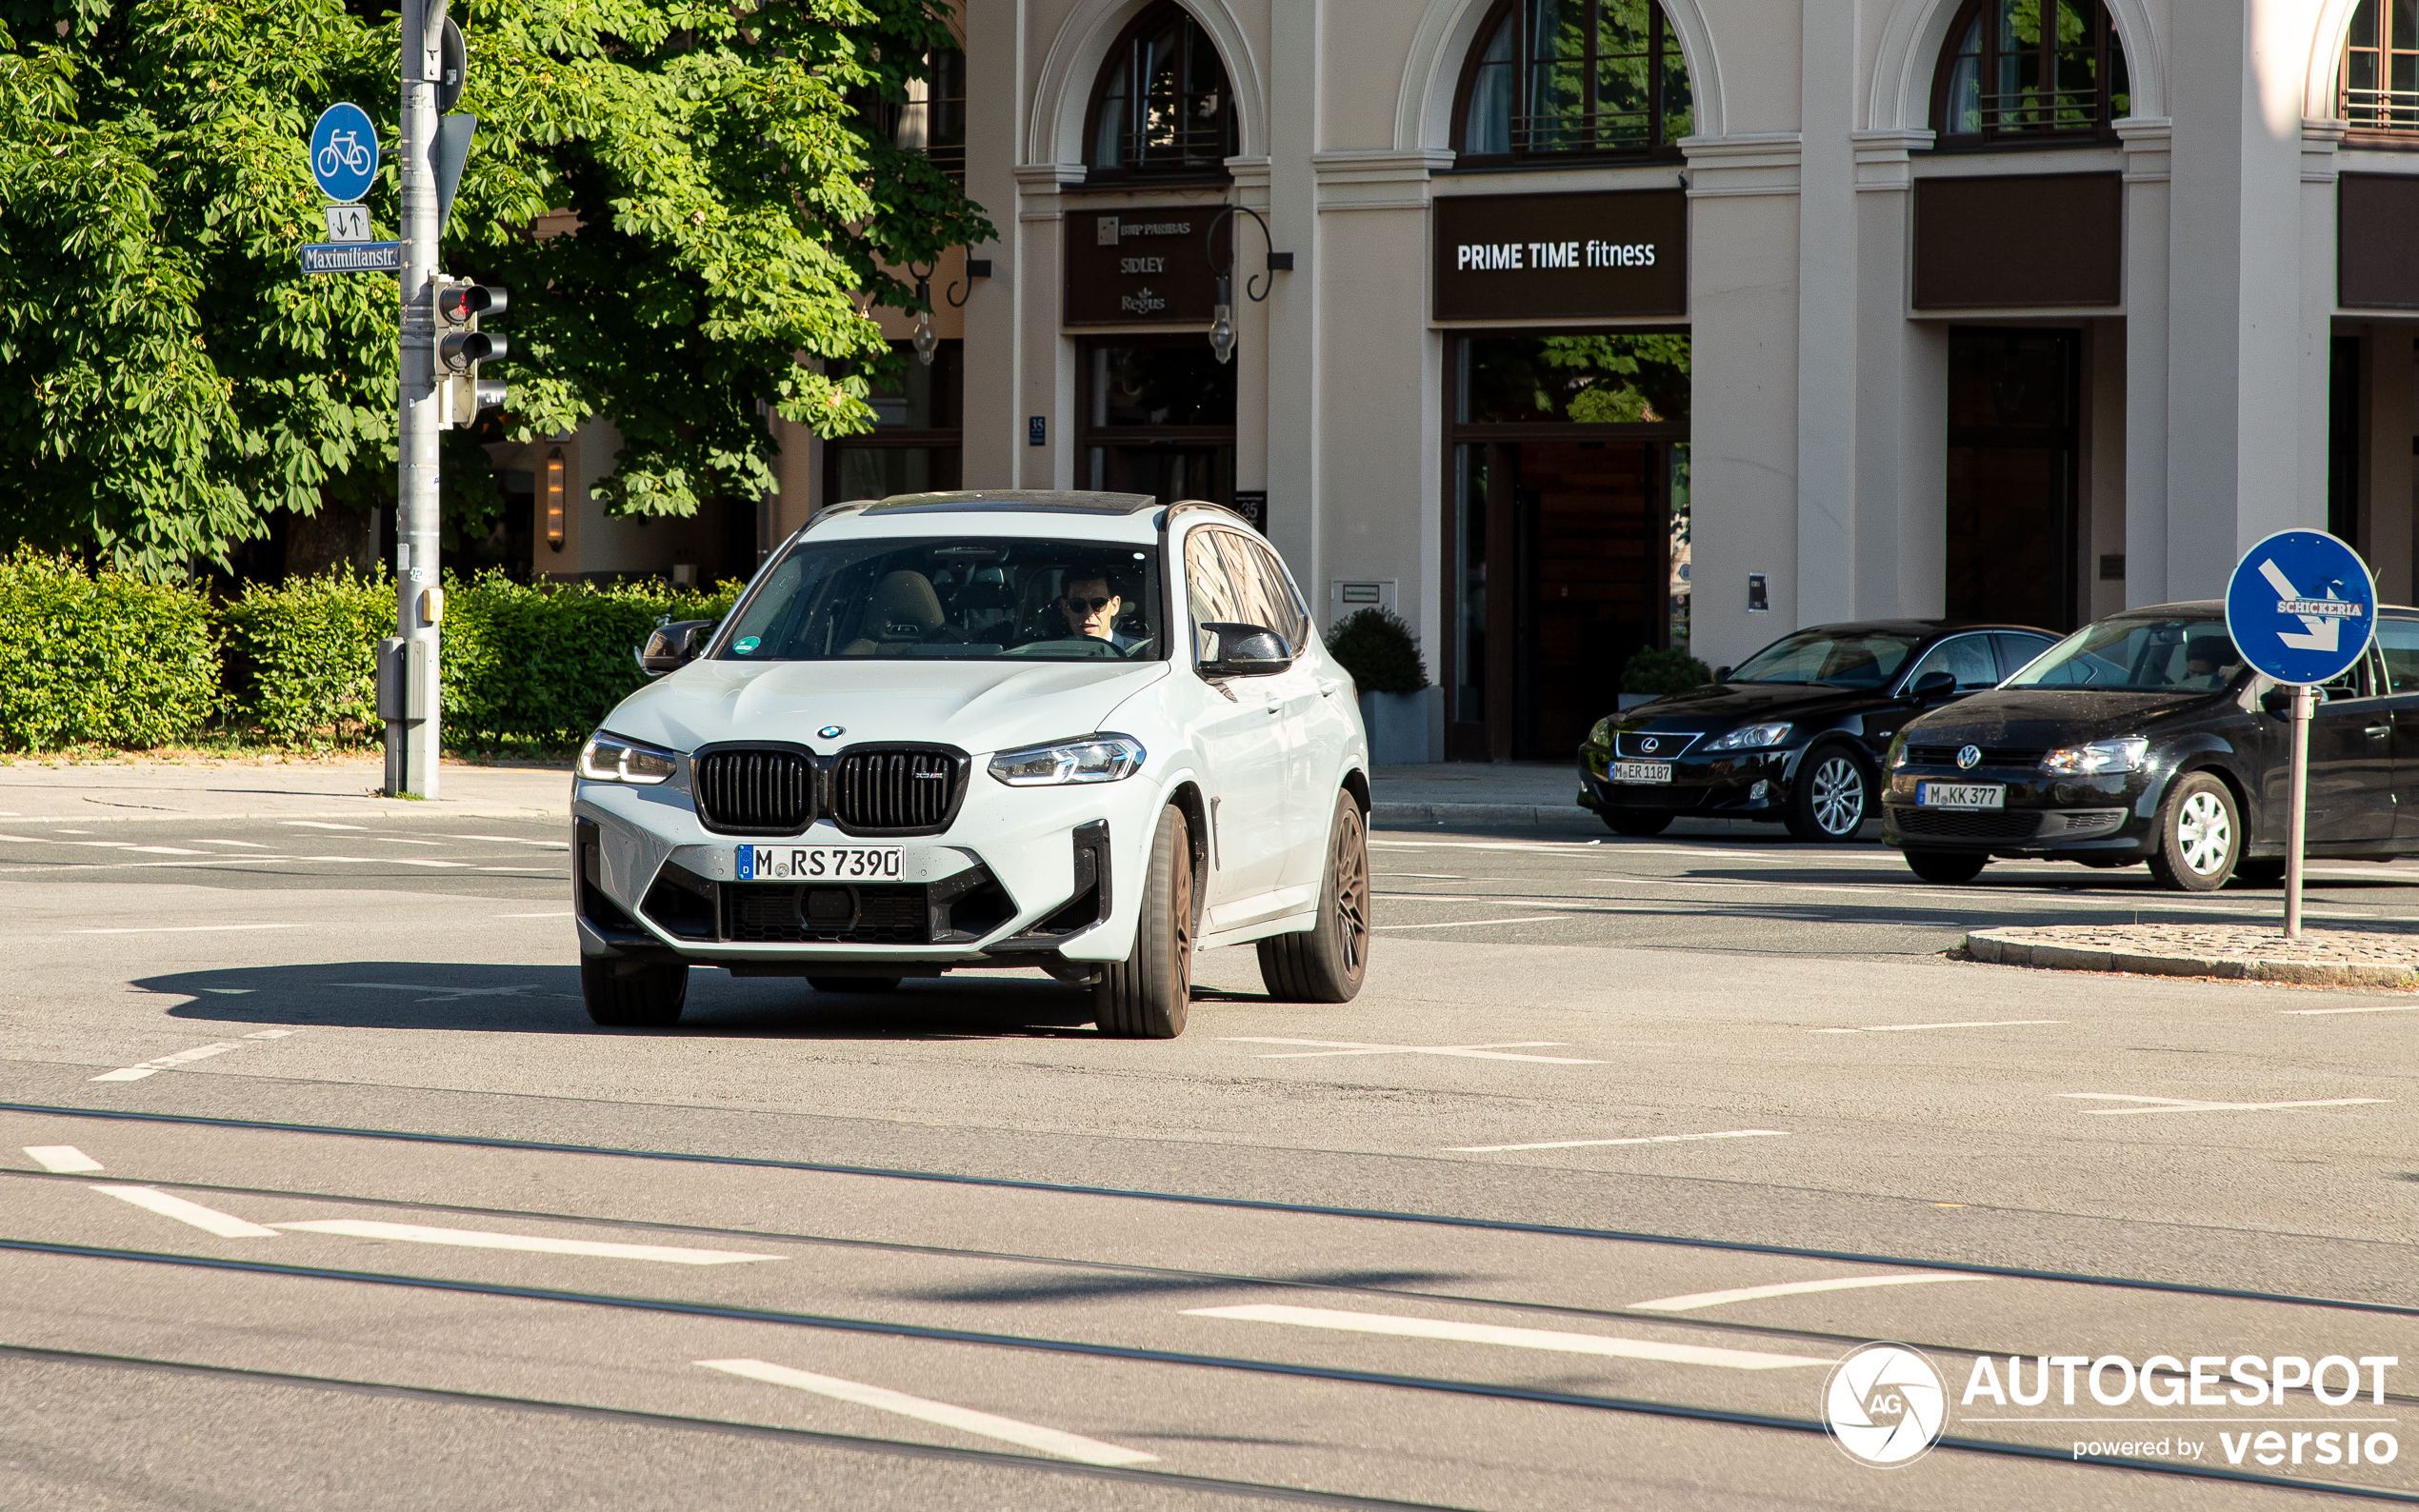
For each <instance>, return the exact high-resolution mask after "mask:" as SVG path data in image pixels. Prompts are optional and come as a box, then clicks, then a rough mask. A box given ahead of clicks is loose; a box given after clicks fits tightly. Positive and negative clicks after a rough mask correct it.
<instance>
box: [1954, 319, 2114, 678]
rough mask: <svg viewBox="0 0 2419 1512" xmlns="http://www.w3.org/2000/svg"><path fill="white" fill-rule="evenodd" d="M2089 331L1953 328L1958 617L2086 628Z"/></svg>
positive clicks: (1956, 605) (1955, 576)
mask: <svg viewBox="0 0 2419 1512" xmlns="http://www.w3.org/2000/svg"><path fill="white" fill-rule="evenodd" d="M2081 338H2082V333H2081V332H2079V331H2072V330H2039V329H2014V328H2002V329H1992V328H1975V327H1961V328H1954V329H1951V330H1950V331H1949V562H1948V580H1947V582H1946V583H1945V584H1944V585H1943V587H1944V588H1945V590H1946V591H1945V592H1944V594H1943V598H1944V599H1945V601H1946V607H1947V609H1948V613H1949V618H1950V619H1954V620H1965V619H1971V620H2006V621H2012V622H2014V623H2016V624H2019V625H2038V626H2041V627H2043V628H2045V629H2052V630H2069V629H2072V628H2074V627H2075V624H2076V614H2075V607H2074V606H2075V598H2076V593H2075V588H2076V577H2077V575H2078V568H2079V566H2080V562H2079V557H2078V547H2076V544H2075V543H2076V540H2077V527H2078V525H2079V519H2078V515H2079V509H2078V506H2077V486H2078V481H2079V479H2078V471H2077V468H2078V461H2079V456H2080V452H2081V434H2080V431H2081V425H2080V418H2079V417H2080V414H2081V404H2080V401H2079V399H2078V395H2077V389H2078V388H2079V387H2080V383H2081V374H2082V345H2083V344H2082V339H2081Z"/></svg>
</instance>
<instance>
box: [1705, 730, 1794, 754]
mask: <svg viewBox="0 0 2419 1512" xmlns="http://www.w3.org/2000/svg"><path fill="white" fill-rule="evenodd" d="M1787 739H1789V726H1787V725H1742V726H1739V727H1738V728H1737V729H1734V730H1732V731H1730V733H1729V734H1728V735H1717V736H1715V737H1714V738H1713V739H1711V740H1709V741H1707V742H1706V743H1705V748H1706V749H1707V750H1760V749H1762V748H1763V747H1765V746H1778V745H1779V744H1780V743H1781V742H1783V741H1785V740H1787Z"/></svg>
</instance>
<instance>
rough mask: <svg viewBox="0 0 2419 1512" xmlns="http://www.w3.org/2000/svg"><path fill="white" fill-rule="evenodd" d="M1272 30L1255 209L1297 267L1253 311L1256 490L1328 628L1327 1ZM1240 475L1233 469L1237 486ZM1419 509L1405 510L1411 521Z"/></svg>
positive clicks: (1275, 14) (1298, 4) (1279, 15)
mask: <svg viewBox="0 0 2419 1512" xmlns="http://www.w3.org/2000/svg"><path fill="white" fill-rule="evenodd" d="M1326 34H1327V6H1326V3H1325V0H1291V3H1289V4H1285V5H1278V6H1272V7H1270V8H1269V152H1270V156H1269V160H1268V168H1267V169H1266V172H1267V178H1266V180H1265V181H1264V184H1263V189H1262V195H1261V199H1260V201H1259V208H1261V209H1262V211H1263V213H1265V214H1266V215H1267V216H1268V217H1269V235H1270V239H1271V240H1272V241H1273V242H1274V243H1275V245H1276V249H1277V250H1278V251H1281V252H1291V253H1292V254H1293V268H1294V270H1293V271H1292V272H1290V273H1271V274H1269V286H1270V287H1269V301H1268V303H1267V304H1265V305H1263V306H1261V307H1259V308H1260V309H1261V312H1262V317H1263V319H1262V325H1263V329H1264V330H1265V332H1266V335H1265V337H1264V340H1263V346H1264V348H1265V350H1266V358H1267V360H1266V365H1265V370H1266V373H1267V381H1266V383H1265V385H1264V386H1263V389H1262V392H1263V394H1264V396H1265V399H1266V408H1265V409H1264V410H1263V412H1262V416H1261V420H1262V427H1263V428H1262V433H1261V450H1260V460H1261V469H1262V470H1261V472H1260V474H1259V481H1258V482H1257V483H1256V484H1255V485H1253V486H1254V487H1265V488H1267V489H1268V490H1269V513H1268V531H1269V539H1270V540H1272V541H1274V542H1275V543H1276V547H1277V549H1278V551H1280V552H1281V553H1283V554H1284V556H1285V559H1286V561H1287V562H1289V563H1290V564H1291V565H1292V567H1293V571H1294V575H1295V576H1296V577H1297V578H1298V579H1299V580H1300V582H1301V585H1302V591H1303V593H1304V594H1305V595H1307V596H1308V597H1309V600H1310V611H1311V613H1312V615H1313V616H1314V617H1315V618H1316V619H1317V621H1318V623H1319V624H1320V625H1321V627H1325V626H1326V623H1327V613H1328V589H1327V580H1328V578H1329V571H1328V567H1329V550H1328V546H1327V520H1326V511H1325V505H1326V493H1325V491H1324V490H1323V489H1322V488H1321V487H1320V486H1319V485H1320V476H1319V466H1320V451H1321V448H1320V446H1319V420H1320V415H1321V413H1322V409H1321V401H1322V399H1323V397H1324V396H1323V393H1322V390H1321V372H1322V363H1321V358H1322V356H1323V353H1324V350H1325V348H1324V345H1323V344H1322V343H1321V341H1320V339H1319V335H1320V332H1319V318H1320V299H1319V291H1320V289H1321V288H1322V280H1323V279H1324V277H1325V275H1326V268H1325V266H1324V263H1325V259H1324V257H1323V256H1322V255H1321V254H1322V251H1323V250H1324V249H1323V246H1322V242H1321V238H1320V234H1319V233H1320V230H1321V228H1320V225H1319V183H1318V169H1317V167H1316V165H1315V161H1314V160H1315V158H1316V155H1317V151H1318V147H1319V87H1320V82H1321V81H1320V70H1321V68H1322V67H1323V66H1324V63H1325V56H1326V54H1325V42H1326ZM1238 245H1241V244H1238ZM1238 261H1243V262H1244V263H1245V266H1247V267H1249V266H1253V265H1255V264H1256V263H1257V261H1258V249H1254V253H1253V256H1252V257H1251V258H1250V259H1249V261H1245V260H1243V259H1240V258H1239V259H1238ZM1406 314H1407V316H1408V315H1409V312H1408V311H1407V312H1406ZM1240 418H1241V417H1239V416H1238V417H1237V420H1238V429H1237V435H1236V439H1237V441H1238V444H1239V443H1240V441H1241V439H1242V437H1241V430H1240ZM1241 476H1242V474H1241V472H1240V469H1239V468H1238V472H1237V478H1238V480H1239V479H1240V478H1241ZM1423 503H1424V500H1423ZM1364 507H1366V508H1373V509H1375V508H1389V507H1390V508H1401V507H1403V506H1401V505H1400V504H1389V505H1380V504H1379V503H1378V502H1377V501H1375V500H1370V501H1367V502H1366V503H1365V504H1364ZM1422 507H1423V504H1413V505H1412V506H1411V508H1412V509H1413V511H1414V516H1415V517H1416V516H1417V513H1418V512H1419V511H1420V510H1421V509H1422ZM1413 623H1414V624H1416V623H1417V622H1416V621H1414V622H1413Z"/></svg>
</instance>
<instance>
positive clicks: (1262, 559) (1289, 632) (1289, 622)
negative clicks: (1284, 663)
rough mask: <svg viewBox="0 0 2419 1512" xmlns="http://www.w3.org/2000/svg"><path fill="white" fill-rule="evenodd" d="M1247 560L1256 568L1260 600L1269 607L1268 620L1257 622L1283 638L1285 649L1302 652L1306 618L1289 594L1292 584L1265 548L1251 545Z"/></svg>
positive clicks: (1295, 596) (1294, 596) (1298, 600)
mask: <svg viewBox="0 0 2419 1512" xmlns="http://www.w3.org/2000/svg"><path fill="white" fill-rule="evenodd" d="M1251 560H1252V562H1253V564H1254V566H1255V567H1257V568H1258V575H1259V578H1260V588H1261V597H1262V598H1264V599H1265V600H1266V601H1267V602H1268V605H1269V613H1270V615H1271V618H1269V619H1265V620H1262V621H1261V622H1260V623H1261V624H1263V625H1265V626H1267V627H1269V629H1272V630H1274V631H1276V632H1277V633H1278V634H1279V635H1282V636H1284V637H1285V644H1286V647H1287V648H1288V649H1289V650H1291V651H1292V652H1293V653H1294V654H1295V655H1297V656H1299V655H1300V654H1301V653H1302V640H1303V637H1304V636H1306V635H1308V634H1309V631H1310V619H1309V614H1308V613H1307V612H1306V611H1305V610H1304V609H1303V607H1302V600H1301V597H1300V595H1298V594H1296V593H1295V592H1294V591H1293V581H1292V580H1291V579H1290V578H1289V577H1287V576H1286V575H1285V568H1284V567H1282V566H1281V565H1279V563H1278V562H1277V559H1276V557H1275V555H1274V554H1273V553H1271V552H1270V551H1269V548H1268V547H1264V546H1261V545H1260V544H1258V543H1257V542H1253V543H1251Z"/></svg>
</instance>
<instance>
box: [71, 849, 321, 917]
mask: <svg viewBox="0 0 2419 1512" xmlns="http://www.w3.org/2000/svg"><path fill="white" fill-rule="evenodd" d="M247 859H250V858H247ZM308 927H310V926H309V925H302V924H162V925H141V926H139V927H124V928H116V929H67V930H62V931H61V933H64V934H224V933H226V932H227V931H229V930H232V929H304V928H308Z"/></svg>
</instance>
